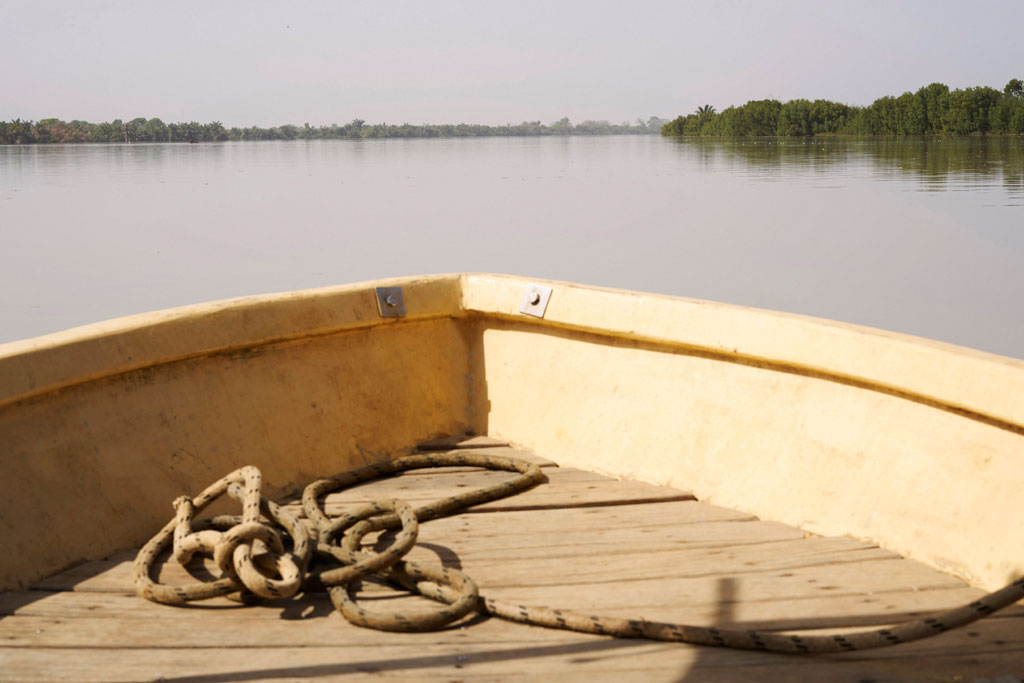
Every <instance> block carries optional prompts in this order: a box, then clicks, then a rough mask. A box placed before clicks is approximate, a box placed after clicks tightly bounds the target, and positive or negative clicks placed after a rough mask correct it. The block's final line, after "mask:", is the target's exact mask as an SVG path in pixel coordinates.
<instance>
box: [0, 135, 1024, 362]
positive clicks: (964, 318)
mask: <svg viewBox="0 0 1024 683" xmlns="http://www.w3.org/2000/svg"><path fill="white" fill-rule="evenodd" d="M459 271H476V272H501V273H511V274H518V275H524V276H528V277H536V278H551V279H558V280H569V281H575V282H581V283H588V284H595V285H603V286H611V287H621V288H627V289H634V290H642V291H650V292H660V293H666V294H673V295H679V296H685V297H694V298H701V299H712V300H716V301H724V302H729V303H736V304H742V305H748V306H757V307H762V308H770V309H776V310H782V311H790V312H794V313H802V314H808V315H813V316H820V317H825V318H831V319H835V320H843V321H847V322H853V323H859V324H864V325H870V326H874V327H880V328H883V329H889V330H895V331H899V332H907V333H910V334H916V335H921V336H925V337H931V338H934V339H940V340H943V341H948V342H953V343H956V344H961V345H965V346H970V347H974V348H978V349H982V350H986V351H992V352H995V353H1000V354H1004V355H1009V356H1015V357H1018V358H1022V357H1024V315H1022V313H1021V311H1022V298H1024V297H1022V295H1024V140H1021V139H1005V138H1002V139H981V138H971V139H961V140H931V141H924V140H918V139H915V140H893V139H880V140H875V139H814V140H784V141H779V140H774V139H770V140H769V139H764V140H749V141H706V140H691V141H673V140H668V139H663V138H661V137H658V136H623V137H572V138H570V137H566V138H475V139H462V140H437V139H431V140H367V141H309V142H305V141H294V142H265V143H264V142H243V143H211V144H197V145H188V144H180V145H166V144H153V145H147V144H136V145H53V146H50V145H40V146H6V147H4V146H0V342H4V341H11V340H15V339H20V338H24V337H30V336H35V335H40V334H44V333H48V332H53V331H57V330H61V329H64V328H68V327H72V326H76V325H81V324H85V323H89V322H94V321H97V320H102V319H106V318H111V317H117V316H122V315H128V314H132V313H139V312H143V311H150V310H155V309H160V308H167V307H171V306H179V305H183V304H190V303H196V302H199V301H207V300H212V299H220V298H226V297H233V296H240V295H246V294H257V293H265V292H274V291H282V290H291V289H300V288H306V287H317V286H323V285H332V284H339V283H346V282H356V281H361V280H371V279H376V278H380V277H388V276H398V275H415V274H426V273H444V272H459Z"/></svg>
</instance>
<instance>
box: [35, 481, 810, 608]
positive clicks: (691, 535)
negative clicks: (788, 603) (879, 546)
mask: <svg viewBox="0 0 1024 683" xmlns="http://www.w3.org/2000/svg"><path fill="white" fill-rule="evenodd" d="M752 519H753V518H752V517H751V516H750V515H747V514H744V513H738V512H735V511H733V510H729V509H727V508H722V507H717V506H714V505H708V504H706V503H698V502H695V501H676V502H668V503H649V504H641V505H625V506H611V507H592V508H561V509H556V510H543V511H537V510H528V511H517V512H507V513H502V514H496V515H473V516H468V517H467V516H461V515H456V516H454V517H448V518H445V519H438V520H432V521H430V522H428V523H427V524H424V525H423V527H422V529H421V534H422V543H421V547H424V548H433V549H436V548H438V547H439V544H442V545H446V544H448V543H449V541H448V540H447V539H448V538H449V537H450V538H452V539H458V541H459V547H458V553H459V554H462V553H477V552H479V553H482V554H484V555H485V556H487V555H489V554H490V555H492V556H494V555H495V554H497V553H517V554H523V553H527V552H535V553H536V552H545V551H546V550H552V549H557V548H561V547H563V546H564V545H565V543H566V539H567V538H573V537H576V538H578V539H580V540H582V541H585V545H586V547H585V548H584V551H586V552H619V551H620V550H621V548H622V547H624V546H626V545H628V547H630V548H634V549H637V550H654V549H656V547H660V545H661V544H663V543H671V544H675V545H677V546H683V545H685V546H686V547H693V548H699V549H705V548H718V547H722V546H729V545H736V544H746V543H751V542H755V541H756V542H769V541H776V540H787V539H796V538H803V536H804V535H805V534H804V533H803V532H801V531H800V530H798V529H794V528H793V527H789V526H786V525H784V524H776V523H768V522H762V523H759V524H758V525H757V528H755V527H753V526H749V525H744V524H734V523H735V522H746V521H750V520H752ZM530 548H534V549H536V550H534V551H530V550H529V549H530ZM135 554H136V551H134V550H131V551H125V552H123V553H118V554H116V555H113V556H112V557H110V558H107V559H104V560H95V561H92V562H86V563H83V564H81V565H79V566H77V567H74V568H72V569H69V570H67V571H65V572H62V573H60V574H56V575H54V576H51V577H49V578H47V579H44V580H43V581H41V582H39V583H38V584H36V586H35V587H36V588H39V589H42V590H90V591H110V592H125V593H128V592H131V590H132V589H131V563H132V561H133V560H134V558H135ZM171 568H172V569H173V563H172V567H171ZM161 569H164V567H163V566H162V565H161ZM161 576H163V577H165V579H166V580H167V581H176V580H180V579H182V578H184V575H183V574H182V573H180V572H177V573H175V572H173V571H172V572H171V573H168V574H162V575H161Z"/></svg>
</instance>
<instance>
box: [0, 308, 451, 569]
mask: <svg viewBox="0 0 1024 683" xmlns="http://www.w3.org/2000/svg"><path fill="white" fill-rule="evenodd" d="M465 359H466V351H465V348H464V341H463V338H462V335H461V333H460V331H459V329H458V328H457V326H456V325H455V324H454V323H453V322H452V320H451V319H449V318H437V319H433V320H420V321H414V322H409V323H406V324H403V325H399V326H379V327H373V328H363V329H357V330H352V331H347V332H340V333H337V334H333V335H322V336H316V337H310V338H305V339H298V340H294V341H287V342H278V343H275V344H271V345H267V346H260V347H256V348H251V349H248V350H245V351H232V352H226V353H218V354H215V355H212V356H205V357H194V358H188V359H185V360H180V361H175V362H171V363H163V364H160V365H155V366H152V367H150V368H144V369H136V370H131V371H129V372H127V373H123V374H120V375H116V376H108V377H105V378H103V379H99V380H93V381H90V382H87V383H83V384H79V385H76V386H73V387H65V388H63V389H61V390H58V391H55V392H50V393H47V394H43V395H38V396H34V397H32V398H30V399H26V400H24V401H21V402H18V403H17V404H12V405H8V406H6V407H3V408H0V443H2V448H0V451H2V453H3V457H2V458H0V481H2V482H3V484H2V489H3V490H2V495H0V530H2V532H0V533H2V536H3V540H4V545H5V547H6V548H7V552H6V553H4V556H3V558H2V559H0V588H2V589H10V588H16V587H24V586H26V585H29V584H31V583H32V582H34V581H36V580H38V579H39V578H42V577H44V576H47V575H49V574H52V573H53V572H54V571H56V570H58V569H60V568H62V567H65V566H70V565H72V564H75V563H78V562H81V561H83V560H86V559H95V558H98V557H104V556H106V555H107V554H109V553H110V552H111V551H112V550H115V549H118V548H128V547H132V546H136V545H138V544H140V543H141V542H142V541H145V539H146V538H147V537H148V536H151V535H152V534H153V530H154V529H156V528H158V527H160V526H162V525H163V524H164V522H166V521H167V520H168V519H170V518H171V517H172V516H173V514H174V513H173V509H172V507H171V505H170V502H171V501H172V500H174V499H175V498H176V497H178V496H180V495H181V494H182V493H184V492H190V493H193V494H195V493H198V492H199V491H200V490H202V489H203V488H205V487H206V486H207V485H208V484H209V483H210V482H211V481H213V480H215V479H217V478H218V477H220V476H223V475H224V474H226V473H227V472H230V471H231V470H233V469H235V468H237V467H240V466H242V465H247V464H251V465H256V466H257V467H259V468H260V470H261V471H262V472H263V475H264V480H265V482H266V487H267V489H268V490H270V491H272V492H273V493H272V495H280V494H283V493H288V492H291V491H293V490H298V489H301V487H302V486H304V485H305V484H307V483H309V482H310V481H312V480H313V479H316V478H318V477H322V476H324V475H326V474H333V473H336V472H340V471H343V470H347V469H351V468H354V467H357V466H361V465H364V464H367V463H369V462H372V461H377V460H380V459H384V458H387V457H388V456H389V455H390V454H394V453H397V452H400V451H402V450H403V449H404V448H406V447H407V446H409V445H410V444H414V443H416V442H417V440H419V439H421V438H422V437H423V435H429V434H451V433H461V432H462V431H464V430H465V428H466V424H465V421H464V420H465V407H464V406H465V401H466V398H465V397H466V395H467V388H466V376H467V373H466V370H465V364H466V360H465ZM453 407H454V408H457V409H453Z"/></svg>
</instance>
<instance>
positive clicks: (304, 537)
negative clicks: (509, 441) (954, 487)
mask: <svg viewBox="0 0 1024 683" xmlns="http://www.w3.org/2000/svg"><path fill="white" fill-rule="evenodd" d="M457 465H461V466H473V467H483V468H487V469H492V470H504V471H508V472H517V473H518V476H516V477H513V478H511V479H508V480H505V481H503V482H500V483H498V484H495V485H493V486H489V487H486V488H482V489H477V490H475V491H468V492H466V493H462V494H459V495H456V496H450V497H448V498H444V499H442V500H439V501H435V502H433V503H430V504H428V505H424V506H421V507H418V508H415V509H413V508H412V507H411V506H410V505H409V504H408V503H405V502H403V501H399V500H383V501H375V502H372V503H367V504H365V505H362V506H360V507H359V508H358V509H356V510H354V511H352V512H346V513H343V514H340V515H337V516H335V517H333V518H332V517H330V516H328V515H327V514H326V512H325V511H324V510H323V508H322V505H321V502H320V501H321V499H322V498H324V497H325V496H327V494H329V493H332V492H335V491H339V490H342V489H344V488H347V487H351V486H354V485H356V484H359V483H362V482H366V481H371V480H374V479H378V478H381V477H384V476H388V475H392V474H397V473H399V472H405V471H408V470H412V469H420V468H428V467H451V466H457ZM543 480H544V475H543V473H542V472H541V470H540V468H539V467H538V466H536V465H534V464H531V463H528V462H525V461H523V460H518V459H515V458H507V457H502V456H491V455H483V454H478V453H438V454H429V455H411V456H406V457H401V458H396V459H395V460H391V461H387V462H382V463H378V464H375V465H369V466H367V467H362V468H359V469H356V470H351V471H349V472H345V473H342V474H340V475H338V476H336V477H333V478H330V479H321V480H319V481H315V482H313V483H312V484H310V485H309V486H307V487H306V489H305V490H304V491H303V494H302V507H303V510H304V512H305V514H306V517H307V518H308V519H309V520H310V521H311V522H312V524H313V526H314V527H315V529H316V533H317V539H316V542H315V543H314V541H313V539H312V538H311V537H310V535H309V531H308V530H307V528H306V526H305V525H303V524H302V522H301V521H300V520H299V519H298V518H297V517H296V516H295V515H293V514H291V513H289V512H288V511H287V510H285V509H284V508H282V507H281V506H279V505H277V504H275V503H273V502H270V501H267V500H265V499H263V498H262V496H261V495H260V484H261V478H260V472H259V470H257V469H256V468H255V467H243V468H241V469H238V470H235V471H234V472H232V473H231V474H229V475H227V476H226V477H224V478H222V479H220V480H219V481H217V482H215V483H214V484H212V485H211V486H210V487H208V488H207V489H206V490H204V491H203V492H202V493H200V494H199V495H198V496H197V497H196V498H195V499H189V498H188V497H187V496H182V497H180V498H178V499H177V500H175V501H174V508H175V518H174V519H172V520H171V521H170V522H168V523H167V525H166V526H164V527H163V529H161V530H160V532H158V533H157V535H156V536H154V537H153V538H152V539H151V540H150V541H149V542H148V543H146V545H144V546H143V547H142V549H141V550H140V551H139V554H138V556H137V557H136V559H135V564H134V566H133V580H134V584H135V590H136V592H137V593H138V594H139V595H140V596H142V597H144V598H147V599H149V600H153V601H155V602H162V603H169V604H178V603H183V602H187V601H190V600H203V599H206V598H210V597H215V596H220V595H228V594H239V593H244V594H249V593H251V594H255V595H257V596H259V597H262V598H267V599H272V598H277V597H290V596H292V595H294V594H295V593H296V592H298V590H299V588H300V584H303V583H305V585H307V587H308V586H313V585H316V584H319V585H321V586H323V587H325V588H326V589H327V591H328V594H329V596H330V599H331V602H332V603H333V604H334V606H335V607H336V608H337V609H338V611H340V612H341V613H342V614H343V615H344V616H345V618H346V619H348V620H349V621H351V622H352V623H354V624H356V625H358V626H364V627H367V628H375V629H380V630H385V631H428V630H434V629H438V628H441V627H443V626H445V625H446V624H449V623H451V622H453V621H455V620H457V619H460V618H462V617H463V616H465V615H466V614H469V613H470V612H473V611H477V612H481V613H485V614H490V615H493V616H497V617H501V618H503V619H508V620H511V621H516V622H520V623H524V624H532V625H535V626H544V627H548V628H558V629H567V630H572V631H580V632H583V633H594V634H599V635H607V636H616V637H619V638H647V639H651V640H662V641H674V642H684V643H692V644H697V645H713V646H719V647H729V648H737V649H745V650H761V651H766V652H780V653H792V654H811V653H830V652H849V651H853V650H867V649H872V648H879V647H888V646H892V645H897V644H899V643H907V642H911V641H914V640H920V639H922V638H927V637H929V636H933V635H937V634H939V633H942V632H944V631H948V630H950V629H952V628H956V627H958V626H963V625H965V624H969V623H971V622H972V621H976V620H977V619H980V618H982V617H985V616H988V615H989V614H992V613H993V612H995V611H997V610H999V609H1002V608H1003V607H1007V606H1008V605H1011V604H1013V603H1015V602H1017V601H1018V600H1021V599H1022V598H1024V577H1022V578H1020V579H1017V580H1015V581H1013V582H1012V583H1010V584H1008V585H1007V586H1005V587H1004V588H1001V589H999V590H997V591H994V592H992V593H989V594H988V595H985V596H984V597H982V598H979V599H978V600H975V601H974V602H971V603H970V604H967V605H963V606H962V607H957V608H954V609H951V610H947V611H945V612H941V613H939V614H936V615H934V616H931V617H928V618H925V619H918V620H914V621H908V622H905V623H902V624H899V625H896V626H892V627H889V628H882V629H875V630H869V631H859V632H854V633H846V634H825V635H808V636H798V635H787V634H780V633H774V632H768V631H756V630H742V629H728V628H721V629H718V628H713V627H704V626H689V625H684V624H672V623H663V622H656V621H647V620H644V619H624V618H618V617H607V616H595V615H589V614H581V613H578V612H572V611H569V610H560V609H551V608H546V607H527V606H523V605H514V604H511V603H505V602H501V601H498V600H494V599H491V598H487V597H483V596H480V595H479V591H478V589H477V586H476V584H475V583H474V582H473V580H472V579H470V578H469V577H468V576H466V575H465V574H463V573H462V572H460V571H456V570H454V569H451V568H447V567H441V566H432V565H424V564H421V563H417V562H412V561H408V560H403V559H402V557H404V556H405V554H406V553H407V552H408V551H409V550H411V549H412V547H413V546H414V545H415V543H416V539H417V537H418V533H419V522H423V521H428V520H431V519H436V518H438V517H443V516H446V515H450V514H453V513H455V512H456V511H458V510H461V509H464V508H466V507H469V506H471V505H478V504H480V503H484V502H488V501H492V500H498V499H500V498H504V497H507V496H510V495H513V494H515V493H518V492H520V491H524V490H526V489H528V488H531V487H533V486H536V485H537V484H539V483H540V482H542V481H543ZM224 494H227V495H229V496H230V497H232V498H234V499H235V500H237V501H239V502H241V503H242V505H243V514H242V516H241V517H237V516H219V517H214V518H213V519H211V520H207V521H200V522H194V521H193V518H194V516H195V514H197V513H198V512H200V511H202V510H203V508H205V507H206V506H207V505H209V503H210V502H212V501H213V500H214V499H216V498H218V497H220V496H221V495H224ZM391 529H398V530H399V531H398V532H397V533H396V534H394V538H393V540H392V542H391V543H390V545H388V547H387V548H385V549H384V550H382V551H380V552H372V551H369V550H367V549H366V548H365V547H364V546H363V539H364V538H365V537H366V535H367V534H370V533H374V532H381V531H388V530H391ZM280 530H283V531H285V532H286V533H287V534H288V535H289V536H290V537H291V543H292V550H291V551H290V552H287V551H286V550H285V547H284V543H283V541H282V539H281V536H280ZM172 542H173V557H174V558H175V559H176V560H177V561H178V562H180V563H182V564H185V563H187V562H188V561H189V560H190V559H191V558H192V556H193V555H194V554H195V553H197V552H199V553H212V554H213V556H214V558H215V560H216V562H217V564H218V566H219V567H220V569H221V571H222V572H224V576H222V577H221V578H218V579H215V580H213V581H209V582H192V583H188V584H183V585H179V586H170V585H164V584H158V583H156V582H154V581H153V580H152V579H151V578H150V574H151V571H152V567H153V562H154V561H155V559H156V557H157V556H158V555H159V554H160V553H161V552H162V551H163V550H165V549H166V548H167V546H168V545H169V544H171V543H172ZM314 554H315V556H316V558H317V559H318V560H319V561H320V563H321V564H327V565H335V566H333V567H331V568H327V567H326V566H325V567H315V568H313V569H312V570H310V568H309V564H310V560H311V559H312V557H313V555H314ZM364 578H372V579H373V580H377V581H385V582H388V583H391V584H397V585H399V586H401V587H404V588H406V589H408V590H410V591H412V592H415V593H418V594H420V595H423V596H425V597H428V598H431V599H432V600H435V601H438V602H441V603H443V606H442V607H440V608H435V609H432V610H429V611H419V612H414V613H404V612H403V613H381V612H374V611H371V610H368V609H366V608H364V607H363V606H361V605H360V604H359V603H358V601H357V600H356V598H355V595H356V593H357V592H358V589H359V586H360V581H361V580H362V579H364Z"/></svg>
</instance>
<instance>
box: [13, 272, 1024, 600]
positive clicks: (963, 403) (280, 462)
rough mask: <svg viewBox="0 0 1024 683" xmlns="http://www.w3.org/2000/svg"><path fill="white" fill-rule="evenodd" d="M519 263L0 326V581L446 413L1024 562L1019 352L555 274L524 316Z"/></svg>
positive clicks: (317, 473) (720, 489)
mask: <svg viewBox="0 0 1024 683" xmlns="http://www.w3.org/2000/svg"><path fill="white" fill-rule="evenodd" d="M531 282H533V281H527V280H524V279H522V278H515V277H507V276H498V275H443V276H431V277H423V278H409V279H401V280H390V281H386V282H374V283H364V284H356V285H350V286H343V287H334V288H327V289H319V290H310V291H303V292H295V293H288V294H281V295H273V296H260V297H250V298H243V299H236V300H231V301H222V302H214V303H209V304H202V305H197V306H191V307H186V308H181V309H175V310H171V311H161V312H157V313H151V314H145V315H140V316H133V317H129V318H123V319H119V320H113V321H108V322H104V323H98V324H95V325H90V326H86V327H81V328H77V329H74V330H69V331H66V332H62V333H59V334H54V335H49V336H46V337H40V338H37V339H30V340H26V341H22V342H15V343H12V344H6V345H0V453H2V454H3V457H2V458H0V481H2V482H3V483H2V484H0V486H2V490H0V528H2V529H3V539H4V544H5V547H6V548H7V549H8V552H6V553H5V554H4V556H3V558H2V559H0V590H9V589H17V588H23V587H26V586H28V585H30V584H32V583H33V582H35V581H36V580H38V579H40V578H42V577H44V576H47V575H50V574H52V573H54V572H56V571H58V570H60V569H62V568H64V567H67V566H70V565H73V564H75V563H78V562H81V561H83V560H87V559H95V558H99V557H104V556H106V555H109V554H110V553H112V552H114V551H116V550H120V549H126V548H130V547H137V546H138V545H139V544H141V542H143V541H144V540H145V539H146V538H148V537H149V536H150V535H151V534H152V533H153V531H154V530H155V529H156V528H158V527H159V526H160V525H162V524H163V523H164V522H165V521H166V520H167V518H168V517H169V516H170V507H169V501H171V500H172V499H174V498H175V497H176V496H178V495H180V494H181V493H182V492H183V491H198V490H200V489H202V488H203V487H204V486H205V485H206V484H208V483H209V482H210V481H212V480H213V479H215V478H217V477H219V476H221V475H222V474H224V473H226V472H228V471H230V470H232V469H234V468H236V467H238V466H240V465H243V464H252V465H256V466H257V467H259V468H260V469H261V470H262V471H263V473H264V479H265V481H266V482H267V483H268V484H270V485H273V486H275V487H276V489H271V490H270V491H269V492H268V493H269V494H270V495H274V494H279V493H284V492H290V491H294V490H295V489H297V488H299V487H301V486H302V485H303V484H305V483H306V482H308V481H310V480H313V479H315V478H318V477H321V476H324V475H327V474H333V473H336V472H339V471H342V470H345V469H349V468H352V467H355V466H359V465H362V464H365V463H368V462H372V461H376V460H380V459H384V458H389V457H393V456H394V455H396V454H398V453H401V452H403V451H405V450H407V449H408V448H409V447H411V446H412V445H413V444H415V443H417V442H421V441H423V440H425V439H429V438H432V437H437V436H441V435H446V434H461V433H465V432H467V431H468V432H473V433H478V434H491V435H495V436H500V437H503V438H506V439H509V440H511V441H512V442H514V443H517V444H520V445H522V446H525V447H527V448H530V449H532V450H534V451H536V452H538V453H544V452H549V453H558V454H559V458H560V459H561V462H562V464H565V465H575V466H577V467H582V468H588V469H592V470H596V471H600V472H604V473H609V474H612V475H615V476H618V477H622V478H635V479H639V480H643V481H647V482H651V483H656V484H668V485H673V486H677V487H682V488H686V489H689V490H692V491H693V492H694V493H695V494H696V495H697V497H698V498H699V499H701V500H704V501H708V502H711V503H716V504H720V505H723V506H727V507H732V508H736V509H739V510H743V511H747V512H752V513H754V514H756V515H758V516H760V517H762V518H764V519H771V520H776V521H780V522H785V523H788V524H794V525H798V526H801V527H803V528H806V529H807V530H808V531H812V532H816V533H822V534H829V535H842V534H848V535H851V536H854V537H858V538H864V539H869V540H872V541H874V542H877V543H879V544H880V545H882V546H883V547H885V548H888V549H891V550H894V551H896V552H899V553H901V554H904V555H906V556H908V557H911V558H915V559H918V560H921V561H924V562H926V563H929V564H931V565H933V566H935V567H938V568H940V569H943V570H945V571H948V572H950V573H953V574H956V575H958V576H960V577H962V578H965V579H966V580H968V581H969V582H971V583H972V584H974V585H976V586H979V587H983V588H987V589H992V588H997V587H999V586H1002V585H1003V584H1005V583H1006V582H1007V581H1009V580H1010V579H1011V578H1013V577H1015V576H1020V575H1022V574H1024V554H1022V551H1021V548H1024V514H1021V512H1020V509H1021V508H1020V502H1021V494H1020V492H1021V491H1022V490H1024V398H1022V397H1024V363H1022V362H1020V361H1016V360H1012V359H1008V358H1002V357H999V356H994V355H990V354H984V353H980V352H976V351H971V350H968V349H963V348H959V347H954V346H950V345H946V344H941V343H937V342H931V341H927V340H922V339H917V338H912V337H908V336H904V335H897V334H892V333H886V332H881V331H877V330H871V329H867V328H862V327H855V326H851V325H845V324H840V323H834V322H830V321H825V320H817V319H811V318H805V317H799V316H793V315H785V314H779V313H773V312H767V311H760V310H754V309H746V308H740V307H735V306H727V305H722V304H716V303H709V302H704V301H693V300H685V299H678V298H670V297H663V296H653V295H646V294H636V293H631V292H623V291H613V290H606V289H596V288H590V287H581V286H577V285H571V284H565V283H557V282H541V283H539V284H541V285H544V286H548V287H551V288H552V293H551V297H550V301H549V302H548V305H547V308H546V310H545V311H544V315H543V317H535V316H533V315H527V314H523V313H521V312H520V306H521V304H522V302H523V298H524V294H525V292H526V290H527V287H528V286H529V285H530V284H531ZM379 286H393V287H401V288H402V295H403V298H404V304H405V309H406V314H405V316H404V317H400V318H390V317H389V318H385V317H382V316H381V314H380V309H379V308H378V301H377V296H376V287H379ZM623 454H625V456H624V455H623ZM26 511H30V512H29V513H26Z"/></svg>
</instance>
